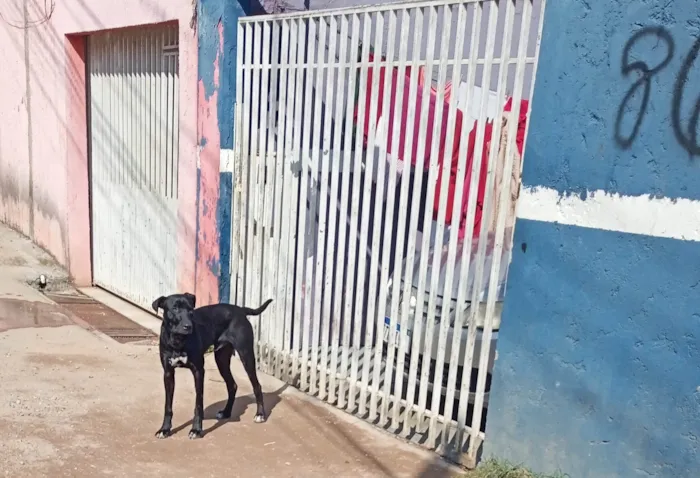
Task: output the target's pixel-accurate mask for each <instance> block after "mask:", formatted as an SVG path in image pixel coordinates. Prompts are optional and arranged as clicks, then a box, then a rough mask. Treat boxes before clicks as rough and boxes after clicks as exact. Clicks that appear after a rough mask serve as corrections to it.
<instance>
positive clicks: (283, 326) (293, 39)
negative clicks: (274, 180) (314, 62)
mask: <svg viewBox="0 0 700 478" xmlns="http://www.w3.org/2000/svg"><path fill="white" fill-rule="evenodd" d="M286 36H288V37H289V39H288V43H289V53H288V54H287V55H288V58H287V61H286V62H284V63H283V64H284V65H286V69H285V75H286V76H285V85H286V88H288V91H287V97H286V104H285V110H284V111H285V115H284V120H285V122H284V125H283V128H284V129H283V130H282V137H283V138H284V145H283V148H282V156H281V157H280V158H279V161H280V162H281V163H282V172H283V173H284V176H283V178H284V189H283V196H282V205H283V208H282V209H280V213H281V214H282V228H281V229H280V244H279V246H280V247H279V254H278V256H279V277H278V283H279V290H280V295H279V300H278V306H279V307H280V310H281V314H280V322H279V324H278V326H279V334H280V341H279V349H278V353H277V377H279V378H281V379H285V378H286V374H287V373H288V371H289V369H288V366H289V365H288V361H287V358H288V356H289V342H290V340H291V329H290V325H291V319H292V314H291V313H288V311H291V308H292V297H291V287H290V285H289V280H290V274H291V272H292V271H291V269H292V268H293V267H294V264H290V259H291V258H290V255H289V243H290V242H291V241H292V237H291V236H292V234H291V233H290V231H291V228H292V226H291V224H290V222H291V221H292V219H296V212H295V210H294V203H295V202H296V199H297V191H298V189H297V187H296V185H295V184H294V183H295V180H294V174H293V169H294V166H293V160H292V146H293V141H294V134H293V131H292V122H293V120H294V101H295V99H296V97H295V93H296V74H295V73H296V72H295V71H294V69H293V68H292V67H290V65H291V64H293V63H295V62H296V61H297V60H296V57H297V51H298V42H297V36H298V33H297V23H296V21H294V20H289V21H288V22H287V32H286Z"/></svg>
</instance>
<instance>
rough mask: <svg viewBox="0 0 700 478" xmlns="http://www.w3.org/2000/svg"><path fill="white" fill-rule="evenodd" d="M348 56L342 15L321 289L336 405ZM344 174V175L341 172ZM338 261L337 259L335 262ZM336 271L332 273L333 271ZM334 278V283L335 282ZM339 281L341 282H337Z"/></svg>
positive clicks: (330, 392) (331, 389)
mask: <svg viewBox="0 0 700 478" xmlns="http://www.w3.org/2000/svg"><path fill="white" fill-rule="evenodd" d="M331 35H333V36H337V35H338V32H337V31H335V30H334V31H332V32H331ZM347 55H348V17H347V15H345V14H343V15H341V16H340V46H339V47H338V61H337V63H336V65H335V66H334V67H333V68H334V69H335V70H336V74H337V79H336V82H337V83H336V86H335V91H336V93H335V94H336V96H335V114H334V118H335V121H334V125H333V140H332V141H333V147H332V148H331V152H332V159H331V171H330V173H331V193H330V200H329V206H328V210H329V213H328V216H329V223H328V232H329V239H328V248H327V250H326V285H325V287H324V290H325V293H326V300H327V301H328V305H327V306H326V307H324V309H325V310H326V311H327V314H326V315H327V317H328V322H329V325H330V328H331V331H330V333H331V343H330V349H331V351H330V354H331V357H330V371H329V373H328V375H329V386H328V402H329V403H335V401H336V387H337V380H336V374H337V372H338V354H339V353H340V351H339V348H338V342H340V326H341V324H342V321H341V318H340V295H341V292H342V280H343V274H342V271H343V270H344V267H343V266H344V264H345V261H343V260H341V259H340V258H341V257H342V256H341V254H344V253H345V228H344V227H343V226H344V225H345V221H344V218H343V217H340V216H341V215H344V210H343V205H342V204H338V190H339V188H340V185H339V184H338V183H339V182H340V176H341V171H343V163H341V150H340V147H341V143H340V140H341V136H342V134H343V128H342V124H343V114H344V113H345V110H344V109H343V101H344V100H345V74H346V69H347ZM343 172H344V171H343ZM336 226H339V228H338V229H339V230H338V234H336ZM336 258H337V259H336ZM334 269H335V270H334ZM334 277H335V279H334ZM338 277H339V278H340V279H339V280H338Z"/></svg>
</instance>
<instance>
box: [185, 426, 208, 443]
mask: <svg viewBox="0 0 700 478" xmlns="http://www.w3.org/2000/svg"><path fill="white" fill-rule="evenodd" d="M187 436H188V437H189V439H190V440H196V439H197V438H202V437H203V436H204V434H203V433H202V430H195V429H194V428H193V429H192V430H190V434H189V435H187Z"/></svg>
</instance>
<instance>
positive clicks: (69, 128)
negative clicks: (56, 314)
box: [0, 0, 218, 291]
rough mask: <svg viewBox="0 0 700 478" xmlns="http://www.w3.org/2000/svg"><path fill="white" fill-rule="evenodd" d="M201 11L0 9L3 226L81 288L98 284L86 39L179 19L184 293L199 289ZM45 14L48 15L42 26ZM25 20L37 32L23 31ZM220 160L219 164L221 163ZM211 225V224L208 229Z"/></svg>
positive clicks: (119, 4) (86, 4) (27, 4)
mask: <svg viewBox="0 0 700 478" xmlns="http://www.w3.org/2000/svg"><path fill="white" fill-rule="evenodd" d="M51 3H55V8H54V10H53V11H52V12H51V11H49V12H46V11H45V5H48V6H50V5H51ZM193 9H194V5H193V3H192V0H119V1H106V0H60V1H56V2H51V1H44V0H3V1H2V2H0V14H2V18H3V19H4V21H0V51H2V59H3V61H2V65H1V67H2V74H0V221H2V222H4V223H7V224H9V225H11V226H13V227H14V228H16V229H18V230H19V231H21V232H22V233H24V234H25V235H28V236H30V237H32V238H33V239H34V240H35V242H37V243H38V244H39V245H41V246H42V247H44V248H45V249H47V250H48V251H49V252H50V253H51V254H53V255H54V256H55V257H56V259H58V261H59V262H60V263H62V264H64V265H65V266H67V267H68V269H69V271H70V273H71V274H72V276H73V277H74V279H75V280H76V282H77V283H78V284H89V283H91V277H92V274H91V258H90V221H89V202H88V171H87V165H88V157H87V125H86V113H85V111H86V97H85V70H84V68H85V66H84V65H85V64H84V62H85V34H86V33H90V32H94V31H99V30H108V29H115V28H124V27H131V26H138V25H145V24H153V23H162V22H169V21H176V22H178V24H179V27H180V72H179V74H180V171H179V177H180V181H179V198H180V206H179V207H180V211H179V258H180V259H179V264H178V284H179V288H180V289H181V290H183V291H184V290H188V291H195V272H194V271H195V243H196V240H197V238H196V231H195V228H196V216H197V154H198V153H197V116H198V114H197V35H196V32H195V31H194V30H193V29H192V28H190V21H191V19H192V16H193ZM47 13H48V14H50V18H49V19H48V20H47V21H43V22H42V20H44V19H45V18H46V17H47ZM26 22H29V23H30V24H31V26H30V28H22V25H23V24H25V23H26ZM212 160H215V161H216V165H217V167H218V157H217V158H214V159H212ZM207 225H208V222H206V221H205V224H204V225H203V226H207ZM200 229H201V227H200ZM211 235H212V236H214V235H215V231H211ZM214 286H215V285H214ZM207 288H208V287H206V285H205V289H207Z"/></svg>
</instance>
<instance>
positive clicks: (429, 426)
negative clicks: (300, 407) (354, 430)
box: [231, 0, 544, 466]
mask: <svg viewBox="0 0 700 478" xmlns="http://www.w3.org/2000/svg"><path fill="white" fill-rule="evenodd" d="M543 10H544V0H500V1H496V0H454V1H451V0H441V1H430V2H412V3H404V4H388V5H380V6H371V7H361V8H352V9H340V10H329V11H318V12H304V13H298V14H297V13H295V14H286V15H271V16H261V17H248V18H245V19H241V21H240V24H239V29H238V69H237V76H236V92H237V98H236V105H237V107H236V131H235V133H236V141H237V144H236V153H237V155H236V159H235V163H234V194H233V203H232V218H233V224H234V227H233V228H232V230H233V237H232V253H231V257H232V259H231V260H232V268H231V270H232V271H233V274H234V277H233V280H232V286H231V287H232V290H231V297H232V300H233V301H235V302H236V303H239V304H246V305H249V306H256V305H257V304H260V303H261V302H262V301H263V300H265V299H267V298H273V299H274V302H273V305H272V307H271V310H270V311H269V312H267V313H266V314H263V315H262V316H261V317H259V318H255V319H253V321H254V327H255V330H256V334H257V337H258V347H259V348H258V358H259V366H260V367H261V369H262V370H263V371H266V372H268V373H271V374H274V375H275V376H277V377H279V378H282V379H283V380H286V381H288V382H289V383H292V384H293V385H295V386H297V387H299V388H301V389H302V390H305V391H308V392H309V393H311V394H313V395H316V396H318V397H319V398H320V399H322V400H325V401H327V402H329V403H332V404H334V405H336V406H337V407H339V408H341V409H344V410H347V411H348V412H350V413H353V414H357V415H359V416H361V417H364V418H366V419H367V420H369V421H371V422H373V423H375V424H377V425H378V426H381V427H384V428H387V429H391V430H393V431H394V432H395V433H397V434H400V435H402V436H404V437H406V438H409V439H412V440H415V441H418V442H420V443H423V444H425V445H427V446H428V447H431V448H435V449H436V450H438V452H440V453H442V454H445V455H448V456H450V457H451V458H452V459H455V460H457V461H459V462H461V463H463V464H465V465H467V466H474V465H475V463H476V460H477V456H478V453H479V450H480V448H481V444H482V442H483V439H484V427H483V423H484V418H485V413H486V411H487V408H488V398H489V392H490V376H491V370H492V368H493V362H494V360H495V341H496V339H497V337H498V330H499V328H500V310H501V305H502V303H503V294H504V288H505V279H506V273H507V266H508V263H509V261H510V255H511V245H512V228H513V224H514V221H515V200H516V198H517V194H518V190H519V179H520V167H521V158H522V153H521V151H522V149H523V142H524V137H525V135H526V128H527V120H526V118H527V116H528V115H529V103H523V102H522V101H521V100H522V99H529V98H530V97H531V92H532V87H533V83H534V72H535V70H536V62H537V55H538V53H539V38H540V32H541V27H542V16H543V15H542V13H543ZM377 72H378V74H377ZM509 109H510V111H508V110H509ZM436 118H437V119H436ZM492 138H493V140H492Z"/></svg>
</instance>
